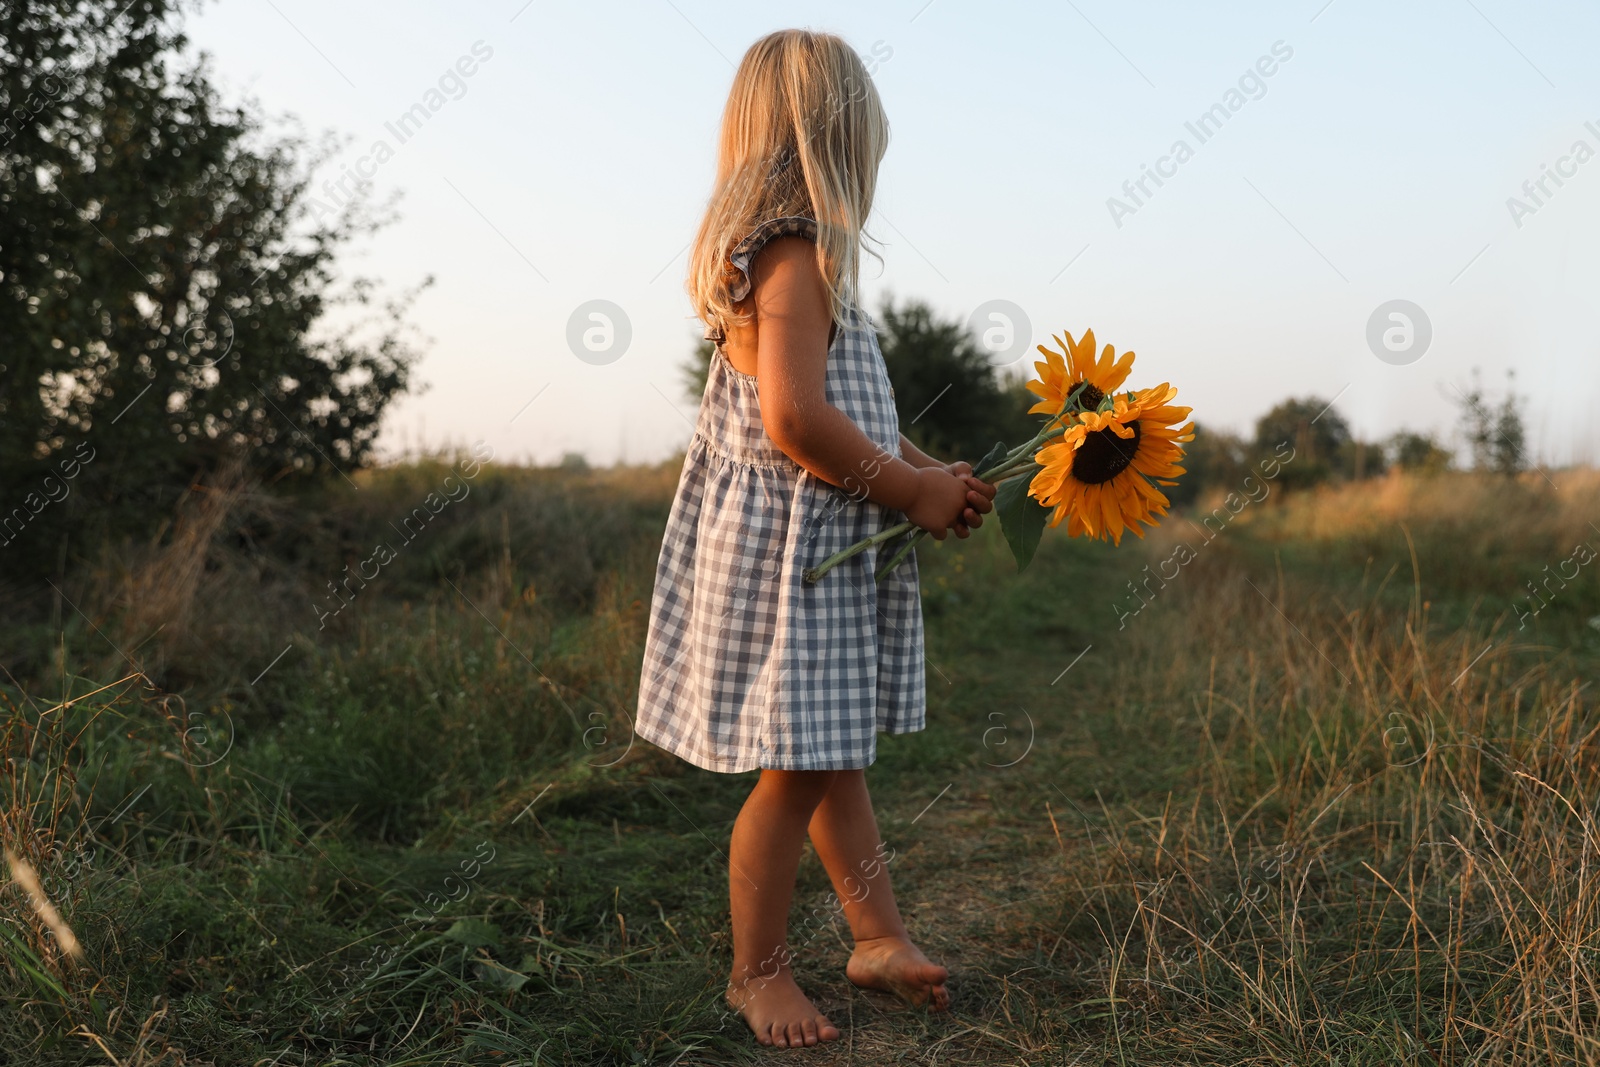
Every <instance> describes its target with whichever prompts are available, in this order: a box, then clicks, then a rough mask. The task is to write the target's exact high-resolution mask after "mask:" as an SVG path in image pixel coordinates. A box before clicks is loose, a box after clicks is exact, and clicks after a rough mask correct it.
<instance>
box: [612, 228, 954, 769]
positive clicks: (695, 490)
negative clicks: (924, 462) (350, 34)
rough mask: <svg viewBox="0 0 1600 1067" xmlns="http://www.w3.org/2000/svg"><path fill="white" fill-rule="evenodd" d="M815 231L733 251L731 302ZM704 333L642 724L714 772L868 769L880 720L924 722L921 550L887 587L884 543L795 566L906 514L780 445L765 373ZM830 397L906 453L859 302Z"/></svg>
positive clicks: (761, 235) (842, 333) (832, 356)
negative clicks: (828, 564)
mask: <svg viewBox="0 0 1600 1067" xmlns="http://www.w3.org/2000/svg"><path fill="white" fill-rule="evenodd" d="M816 233H817V231H816V223H815V222H813V221H812V220H810V219H804V218H780V219H773V220H771V221H769V222H766V223H763V224H762V225H761V226H759V227H758V228H757V229H756V230H754V231H753V232H752V233H751V234H750V235H749V236H748V237H746V238H745V239H744V240H743V241H741V242H740V243H739V244H738V245H737V246H736V247H735V248H734V250H733V253H732V256H731V259H732V262H733V264H734V266H736V267H737V268H738V269H739V271H740V272H741V273H742V275H743V277H742V278H741V279H739V280H738V282H737V283H736V284H735V285H734V287H733V292H732V295H733V296H734V298H735V299H736V300H742V299H744V297H745V296H747V295H748V294H749V291H750V287H751V281H750V274H751V266H750V264H751V261H752V260H753V259H754V258H755V255H756V253H757V252H758V251H759V250H760V248H761V246H762V245H764V244H765V243H766V242H767V241H769V240H771V239H772V238H774V237H778V236H783V235H790V234H799V235H803V236H806V237H808V238H810V239H811V240H816ZM706 337H707V339H708V340H714V341H717V342H718V345H717V350H716V352H715V354H713V356H712V357H711V367H710V373H709V375H708V376H707V379H706V391H705V396H704V398H703V399H702V400H701V402H700V417H699V420H698V422H697V424H696V426H695V431H694V436H693V437H691V438H690V440H689V447H688V454H687V456H686V457H685V459H684V464H683V474H682V476H681V477H680V478H679V480H678V490H677V495H676V497H675V498H674V500H673V503H672V512H671V517H670V518H668V520H667V530H666V536H665V539H664V540H663V542H662V545H661V558H660V562H659V563H658V565H657V567H656V584H655V595H654V598H653V599H652V602H651V605H650V628H649V634H648V636H647V637H646V639H645V651H644V668H643V671H642V673H641V677H640V683H639V715H638V723H637V730H638V734H639V736H640V737H643V738H644V739H645V740H647V741H650V742H653V743H654V744H656V745H659V746H660V747H662V748H664V749H666V750H667V751H669V752H672V753H674V754H675V755H678V756H681V757H682V758H683V759H685V760H688V761H689V762H690V763H693V764H694V765H695V766H697V767H704V768H706V769H707V770H713V771H727V772H729V773H737V772H740V771H748V770H752V769H754V768H757V767H770V768H776V769H780V770H843V769H847V768H858V767H866V766H868V765H869V764H871V763H872V762H873V760H874V759H875V758H876V743H877V732H878V731H880V730H881V731H884V732H886V733H891V734H900V733H909V732H911V731H913V730H920V729H922V728H923V725H924V720H925V712H926V693H925V690H924V684H925V683H924V678H923V658H922V605H921V600H920V598H919V595H918V586H917V564H916V558H915V556H914V555H913V556H910V557H907V558H906V560H905V561H904V562H902V563H901V564H900V565H899V566H898V567H896V568H895V570H894V572H893V573H892V574H890V575H889V576H888V577H886V578H885V579H884V581H883V582H882V583H881V584H879V583H876V582H875V581H874V580H873V573H874V571H875V570H876V568H877V566H878V564H879V563H880V562H881V560H880V558H879V552H878V551H877V550H876V549H869V550H867V551H866V552H863V553H861V554H860V555H857V556H855V557H853V558H851V559H849V560H847V561H845V562H844V563H842V564H840V565H839V566H837V567H835V568H834V569H833V570H831V571H829V572H828V573H827V574H826V575H824V576H823V577H822V579H821V580H820V581H818V582H817V583H816V584H814V585H808V584H807V583H806V582H805V581H804V580H803V579H802V577H801V572H802V571H804V570H805V569H806V568H807V567H810V566H814V565H816V564H818V563H820V562H822V561H823V560H824V559H826V558H827V557H829V556H831V555H832V554H833V553H835V552H837V551H839V550H840V549H842V548H846V547H848V546H849V545H851V544H853V543H855V542H856V541H859V540H861V539H862V538H863V537H867V536H870V535H871V534H874V533H877V532H878V531H879V530H882V529H884V528H885V527H886V526H891V525H894V524H895V523H898V522H902V521H904V518H905V516H904V515H903V514H902V513H900V512H898V511H894V510H891V509H889V508H885V507H883V506H882V505H880V504H875V503H872V502H870V501H865V500H860V499H852V497H851V495H850V494H847V493H846V492H845V491H843V490H841V489H838V488H835V487H834V486H832V485H829V484H828V483H827V482H824V481H822V480H821V479H819V478H817V477H816V476H815V475H813V474H811V473H810V472H808V471H806V470H804V469H802V468H801V467H800V466H799V465H798V464H796V463H795V462H794V461H793V460H792V459H790V458H789V457H788V456H787V455H785V454H784V453H783V452H782V451H781V450H780V449H779V448H778V446H777V445H775V444H773V442H772V439H771V438H770V437H768V436H767V434H766V431H765V429H764V428H763V427H762V424H761V407H760V403H759V400H758V397H757V394H756V379H755V378H754V377H753V376H751V375H748V374H742V373H740V372H739V371H737V370H735V369H734V368H733V366H732V365H731V364H730V363H729V362H728V359H727V357H726V356H725V355H724V354H723V352H722V346H721V340H722V333H721V331H720V330H719V329H717V328H716V327H715V326H712V327H709V328H708V329H707V330H706ZM826 396H827V399H828V402H829V403H830V404H832V405H834V406H835V407H837V408H838V409H839V410H841V411H843V412H844V413H845V414H846V415H848V416H849V417H850V418H851V419H852V420H853V421H854V422H855V423H856V425H857V426H859V427H861V429H862V430H863V431H864V432H865V433H866V435H867V436H868V437H870V438H871V439H872V440H873V441H874V442H876V443H877V444H879V445H881V446H882V447H883V448H884V450H885V451H887V452H888V453H890V454H891V455H894V456H898V455H899V454H900V425H899V418H898V416H897V415H896V413H895V408H894V398H893V393H892V391H891V389H890V387H889V375H888V372H887V370H886V369H885V368H884V364H883V354H882V353H881V352H880V351H879V350H878V340H877V336H876V334H875V333H874V332H873V329H872V326H871V324H870V323H869V322H867V321H866V318H865V316H864V315H862V314H860V313H859V312H857V313H856V314H855V316H854V322H853V324H852V325H851V326H850V327H849V328H846V327H845V326H844V325H843V324H840V327H839V330H838V333H837V335H836V336H835V337H834V340H833V343H832V345H831V346H830V347H829V349H828V369H827V377H826ZM858 496H859V494H858ZM891 547H894V546H891Z"/></svg>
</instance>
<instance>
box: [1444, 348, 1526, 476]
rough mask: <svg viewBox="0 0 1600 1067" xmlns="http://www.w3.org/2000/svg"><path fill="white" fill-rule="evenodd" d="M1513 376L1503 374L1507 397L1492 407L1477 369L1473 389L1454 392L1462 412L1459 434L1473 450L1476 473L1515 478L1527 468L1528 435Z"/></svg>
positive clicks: (1511, 373) (1510, 373) (1492, 404)
mask: <svg viewBox="0 0 1600 1067" xmlns="http://www.w3.org/2000/svg"><path fill="white" fill-rule="evenodd" d="M1514 384H1515V372H1514V371H1506V393H1505V396H1504V397H1502V398H1501V399H1500V402H1499V404H1495V403H1494V402H1493V401H1492V400H1491V399H1489V398H1488V397H1487V396H1486V395H1485V393H1484V390H1483V382H1482V381H1481V380H1480V378H1479V376H1478V371H1477V369H1476V368H1474V369H1473V372H1472V388H1471V390H1469V391H1468V392H1465V393H1463V392H1460V391H1459V390H1457V392H1456V404H1457V407H1458V408H1459V409H1460V412H1461V416H1460V417H1461V433H1462V436H1463V437H1465V438H1466V439H1467V447H1468V448H1470V449H1471V450H1472V465H1473V467H1474V468H1476V469H1477V470H1487V471H1495V472H1497V473H1499V474H1504V475H1508V476H1510V475H1514V474H1516V473H1517V472H1519V471H1521V470H1522V469H1524V468H1525V467H1526V466H1527V465H1528V446H1527V440H1528V434H1527V428H1526V425H1525V423H1524V421H1523V417H1522V398H1521V397H1519V396H1517V394H1516V390H1515V388H1514V387H1513V386H1514Z"/></svg>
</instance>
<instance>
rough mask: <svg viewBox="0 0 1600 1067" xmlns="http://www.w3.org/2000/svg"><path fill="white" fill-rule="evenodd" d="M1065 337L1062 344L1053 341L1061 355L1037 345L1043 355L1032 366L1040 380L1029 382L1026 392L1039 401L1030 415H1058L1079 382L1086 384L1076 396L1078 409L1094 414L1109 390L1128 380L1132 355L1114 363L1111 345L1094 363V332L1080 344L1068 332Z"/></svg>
mask: <svg viewBox="0 0 1600 1067" xmlns="http://www.w3.org/2000/svg"><path fill="white" fill-rule="evenodd" d="M1062 332H1063V333H1065V332H1066V331H1062ZM1066 336H1067V339H1066V341H1065V342H1063V341H1062V340H1061V338H1059V337H1054V338H1052V339H1053V340H1054V341H1055V343H1056V344H1058V345H1060V346H1061V351H1060V352H1056V351H1053V350H1051V349H1048V348H1046V347H1045V346H1044V345H1039V346H1038V349H1039V351H1040V352H1041V353H1043V354H1044V361H1043V362H1036V363H1034V365H1033V367H1034V369H1035V370H1037V371H1038V372H1039V380H1038V381H1033V382H1029V383H1028V391H1029V392H1031V393H1033V394H1034V395H1035V396H1038V397H1040V398H1042V399H1040V401H1039V402H1038V403H1037V404H1035V405H1033V407H1031V408H1029V409H1028V413H1029V414H1033V413H1035V412H1041V413H1043V414H1045V415H1056V414H1059V413H1060V411H1061V408H1062V405H1064V404H1065V403H1066V401H1067V397H1068V396H1070V395H1071V394H1072V391H1073V390H1074V389H1076V388H1077V387H1078V385H1079V383H1081V382H1088V383H1089V384H1088V386H1087V387H1086V388H1085V389H1084V390H1083V392H1082V393H1080V394H1078V399H1079V406H1081V407H1084V408H1086V409H1088V410H1090V411H1093V410H1094V409H1095V408H1097V407H1099V406H1100V401H1102V400H1104V399H1105V398H1106V397H1108V396H1110V395H1111V392H1112V390H1114V389H1116V387H1117V386H1119V385H1121V384H1122V383H1123V381H1125V380H1126V379H1127V377H1128V372H1129V371H1130V370H1132V369H1133V353H1132V352H1124V353H1122V358H1121V359H1119V360H1116V362H1115V363H1113V362H1112V357H1113V355H1114V352H1113V350H1112V348H1111V346H1110V345H1106V348H1105V351H1104V352H1102V353H1101V354H1100V361H1099V362H1098V363H1097V362H1095V358H1094V331H1093V330H1085V331H1084V332H1083V340H1081V341H1074V340H1073V339H1072V334H1070V333H1068V334H1067V335H1066Z"/></svg>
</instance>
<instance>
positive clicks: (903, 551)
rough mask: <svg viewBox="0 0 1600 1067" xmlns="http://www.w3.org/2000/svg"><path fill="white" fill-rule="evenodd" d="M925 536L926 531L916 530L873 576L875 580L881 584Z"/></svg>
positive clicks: (926, 534)
mask: <svg viewBox="0 0 1600 1067" xmlns="http://www.w3.org/2000/svg"><path fill="white" fill-rule="evenodd" d="M926 536H928V531H927V530H918V531H917V532H916V533H914V534H912V535H911V536H910V537H908V538H906V543H905V544H903V545H901V546H900V551H898V552H896V553H895V554H894V557H893V558H892V559H890V560H889V562H888V563H885V564H884V565H883V567H882V568H881V569H880V570H879V571H878V573H877V575H876V576H875V580H876V581H880V582H881V581H883V580H884V579H885V578H887V577H888V576H889V572H890V571H892V570H894V569H895V568H896V567H898V566H900V561H901V560H903V559H905V558H906V557H907V556H909V555H910V554H911V550H912V549H914V548H916V547H917V542H918V541H920V540H922V539H923V538H924V537H926Z"/></svg>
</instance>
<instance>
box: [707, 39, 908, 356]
mask: <svg viewBox="0 0 1600 1067" xmlns="http://www.w3.org/2000/svg"><path fill="white" fill-rule="evenodd" d="M888 146H889V122H888V119H886V118H885V117H884V114H883V105H882V103H881V102H880V101H879V99H878V90H877V88H876V87H875V86H874V85H873V84H872V78H871V77H870V76H869V75H868V74H867V70H866V68H865V67H864V66H863V65H862V63H861V58H860V57H859V56H858V55H856V53H855V51H854V50H852V49H851V48H850V46H849V45H847V44H845V42H844V41H843V40H842V39H841V38H839V37H836V36H834V35H833V34H829V33H812V32H811V31H809V30H780V31H779V32H777V33H773V34H768V35H767V36H766V37H763V38H761V39H760V40H759V41H757V42H756V43H755V44H753V45H751V46H750V50H749V51H747V52H746V53H745V54H744V59H743V60H742V61H741V62H740V64H739V70H738V72H737V73H736V74H735V75H734V76H733V88H732V89H731V90H730V91H729V93H728V105H727V107H726V109H724V111H723V114H722V134H721V137H720V140H719V143H718V149H717V179H716V186H715V188H714V190H713V192H712V194H711V202H710V203H709V204H708V205H707V207H706V214H705V218H704V219H703V220H701V223H700V231H699V233H698V234H697V235H696V236H695V239H694V246H693V249H692V250H691V251H690V253H689V277H688V283H687V289H688V291H689V298H690V300H691V301H693V303H694V309H695V313H696V314H697V315H699V316H700V318H701V319H702V320H703V321H705V322H706V323H707V325H713V324H717V323H719V322H747V321H749V316H748V315H747V314H741V313H740V312H739V311H738V310H737V309H735V307H734V301H733V299H732V293H731V291H730V288H729V286H730V282H731V281H732V280H733V279H735V278H737V276H738V275H737V272H736V270H735V268H733V267H732V266H731V265H730V263H729V261H728V256H729V253H730V252H731V251H732V250H733V248H734V246H735V245H736V244H737V243H738V241H739V240H740V239H741V238H743V237H744V236H745V235H746V234H748V233H749V232H750V231H751V230H753V229H755V228H756V227H757V226H758V225H760V224H761V223H763V222H766V221H768V220H769V219H774V218H781V217H784V216H791V215H802V216H805V217H808V218H811V219H815V220H816V223H817V242H816V244H817V267H818V268H819V269H820V270H821V272H822V277H823V280H824V281H825V282H826V284H827V287H828V296H829V307H830V310H831V312H832V314H833V318H834V320H835V321H837V322H839V323H840V324H841V325H846V324H848V322H849V318H848V314H849V309H850V308H851V307H852V306H853V305H854V302H855V295H856V285H857V280H858V277H859V273H860V253H861V242H862V238H863V234H862V228H863V226H864V225H865V224H866V220H867V215H868V214H869V213H870V212H871V211H872V195H873V192H874V190H875V189H876V187H877V181H878V163H879V161H881V160H882V159H883V153H884V150H885V149H887V148H888Z"/></svg>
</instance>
